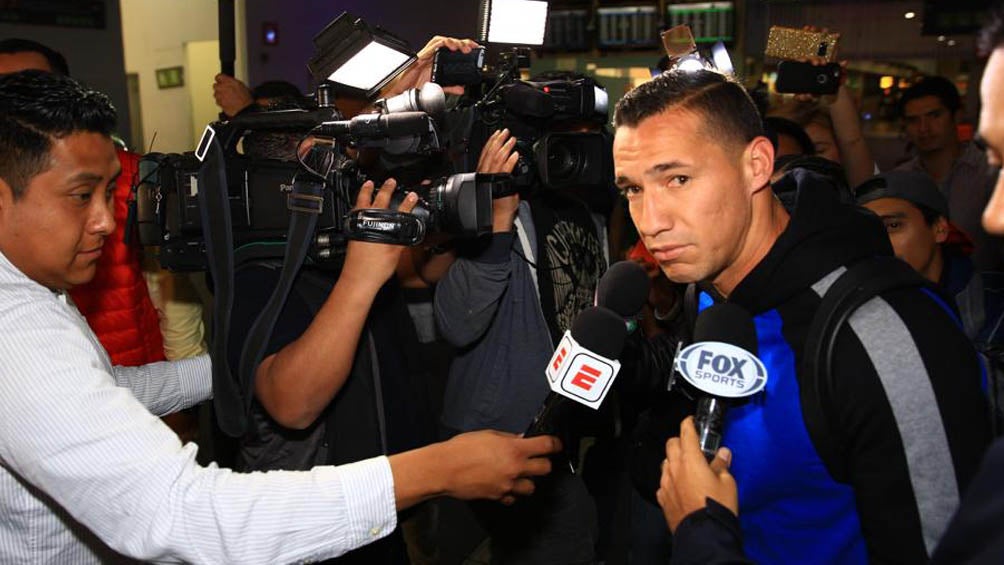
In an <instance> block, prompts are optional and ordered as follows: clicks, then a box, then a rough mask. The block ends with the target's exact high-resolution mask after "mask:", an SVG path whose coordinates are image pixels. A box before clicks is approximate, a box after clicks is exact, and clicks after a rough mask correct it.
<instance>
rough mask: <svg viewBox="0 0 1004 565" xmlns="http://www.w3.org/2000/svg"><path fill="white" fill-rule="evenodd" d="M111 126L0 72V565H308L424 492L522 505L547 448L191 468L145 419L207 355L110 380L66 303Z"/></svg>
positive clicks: (95, 246)
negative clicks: (249, 469) (243, 469)
mask: <svg viewBox="0 0 1004 565" xmlns="http://www.w3.org/2000/svg"><path fill="white" fill-rule="evenodd" d="M114 120H115V113H114V109H113V108H112V107H111V105H110V103H109V101H108V99H107V98H106V97H105V96H104V95H101V94H99V93H96V92H93V91H88V90H86V89H84V88H82V87H81V86H80V85H78V84H77V83H76V82H74V81H73V80H72V79H69V78H67V77H61V76H57V75H53V74H49V73H45V72H41V71H25V72H21V73H15V74H10V75H5V76H0V562H3V563H16V562H31V563H87V562H100V561H121V560H124V556H125V557H128V558H133V559H139V560H149V561H168V562H205V563H224V562H232V563H273V562H291V561H301V560H321V559H326V558H329V557H334V556H337V555H340V554H342V553H344V552H346V551H348V550H350V549H353V548H355V547H358V546H361V545H365V544H367V543H369V542H372V541H374V540H376V539H379V538H381V537H383V536H384V535H386V534H387V533H389V532H391V531H392V530H393V529H394V528H395V527H396V510H398V509H402V508H405V507H407V506H410V505H413V504H415V503H417V502H419V501H421V500H425V499H427V498H430V497H433V496H437V495H449V496H455V497H459V498H494V499H501V500H502V501H503V502H511V501H512V500H513V499H514V496H516V495H521V494H529V493H530V492H532V490H533V483H532V482H531V481H530V479H529V478H528V477H530V476H534V475H540V474H544V473H547V472H548V471H549V470H550V465H549V463H548V460H547V459H546V458H544V457H541V456H542V455H546V454H548V453H552V452H554V451H555V450H557V449H558V448H559V447H560V446H559V445H558V442H557V440H556V439H554V438H551V437H539V438H531V439H522V438H517V437H515V436H511V435H507V434H501V433H496V432H479V433H474V434H464V435H461V436H457V437H456V438H454V439H452V440H450V441H448V442H445V443H441V444H435V445H431V446H428V447H425V448H422V449H418V450H414V451H410V452H406V453H402V454H398V455H393V456H390V457H379V458H374V459H371V460H367V461H362V462H359V463H354V464H352V465H345V466H341V467H318V468H315V469H314V470H312V471H309V472H274V473H268V474H258V473H255V474H247V475H242V474H238V473H232V472H231V471H228V470H222V469H218V468H216V467H215V466H210V467H208V468H203V467H200V466H199V465H197V464H196V463H195V453H196V449H197V448H196V447H195V446H194V445H192V444H188V445H186V446H182V445H181V443H180V441H179V440H178V438H177V437H176V436H175V435H174V434H173V433H172V432H171V431H170V429H169V428H167V427H166V426H165V425H164V424H162V423H161V421H160V420H158V419H157V417H156V416H160V415H162V414H167V413H170V412H173V411H176V410H179V409H182V408H185V407H188V406H191V405H193V404H196V403H198V402H200V401H202V400H205V399H207V398H209V396H210V394H211V390H210V370H209V369H210V366H209V360H208V358H206V357H197V358H193V359H189V360H185V361H180V362H174V363H156V364H153V365H147V366H143V367H137V368H129V369H126V368H121V367H112V366H111V363H110V362H109V359H108V356H107V354H106V353H105V351H104V350H103V349H102V347H101V345H100V344H99V342H98V341H97V339H96V338H95V337H94V334H93V332H91V330H90V329H89V328H88V326H87V324H86V322H85V321H84V319H83V318H82V317H81V316H80V314H79V313H78V312H77V310H76V308H74V307H73V305H72V304H70V303H68V302H67V300H66V294H65V291H66V289H68V288H70V287H72V286H74V285H77V284H81V283H84V282H87V281H88V280H90V279H91V277H93V276H94V270H95V265H96V263H97V259H98V257H100V255H101V249H102V245H103V243H104V238H105V237H106V236H107V235H108V234H109V233H111V232H112V230H113V228H114V223H115V222H114V220H113V218H112V213H111V209H110V197H111V190H112V186H113V185H114V181H115V177H116V176H117V175H118V172H119V165H118V160H117V158H116V155H115V151H114V147H113V145H112V141H111V138H110V136H109V135H110V132H111V130H112V127H113V126H114ZM367 190H368V191H370V192H366V194H367V195H369V194H371V191H372V186H370V187H368V189H367ZM388 192H389V191H388V189H387V187H386V186H385V187H384V188H383V189H381V193H380V194H378V196H377V200H376V201H375V202H376V203H377V204H379V203H380V202H384V201H386V200H387V197H389V194H388ZM407 202H408V204H406V206H410V205H412V204H413V203H414V197H413V196H412V197H411V198H410V199H409V200H408V201H407ZM398 253H400V249H398V248H394V247H391V246H376V247H375V248H373V249H368V250H367V253H365V254H363V253H357V254H356V256H357V257H359V258H360V259H358V260H360V261H368V262H374V263H375V268H372V269H369V270H367V269H360V270H359V271H360V272H367V271H369V272H373V273H374V275H373V276H378V275H379V274H382V273H383V271H384V269H382V268H381V267H382V265H383V263H390V264H393V263H396V258H397V254H398ZM369 264H370V263H367V265H369ZM388 276H389V275H388ZM346 284H351V281H349V282H348V283H346Z"/></svg>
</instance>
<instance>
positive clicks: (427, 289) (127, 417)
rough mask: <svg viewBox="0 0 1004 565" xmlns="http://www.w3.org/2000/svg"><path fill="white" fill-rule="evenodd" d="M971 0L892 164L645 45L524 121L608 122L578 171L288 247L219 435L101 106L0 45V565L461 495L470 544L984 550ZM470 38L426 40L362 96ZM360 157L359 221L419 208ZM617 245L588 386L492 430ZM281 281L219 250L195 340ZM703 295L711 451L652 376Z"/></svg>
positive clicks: (600, 551)
mask: <svg viewBox="0 0 1004 565" xmlns="http://www.w3.org/2000/svg"><path fill="white" fill-rule="evenodd" d="M1002 18H1004V11H1000V12H997V13H996V15H995V16H994V18H993V19H992V21H991V23H990V24H989V25H988V26H987V28H986V29H985V30H984V32H983V35H982V41H981V49H982V50H983V54H984V55H986V56H988V57H989V59H988V60H987V62H986V69H985V72H984V78H983V81H982V84H981V85H980V88H981V91H980V92H981V97H980V98H981V104H982V105H981V110H980V114H979V116H980V118H979V127H978V134H977V136H976V139H974V140H962V139H961V138H960V136H959V135H958V128H957V127H956V126H957V123H958V120H959V117H960V112H961V97H960V95H959V92H958V89H957V88H956V86H955V85H954V84H953V83H952V82H951V81H949V80H946V79H944V78H941V77H936V76H932V77H925V78H922V79H920V80H918V81H916V83H915V84H914V85H912V86H911V87H910V88H908V89H906V90H905V91H904V92H903V93H902V95H901V97H900V100H899V104H898V111H899V114H900V118H901V120H902V126H903V132H904V134H905V136H906V139H907V140H908V141H909V144H910V147H911V148H912V151H913V154H912V156H911V157H910V158H909V159H905V160H904V161H903V162H902V163H901V164H900V165H899V166H898V167H896V168H894V169H891V170H885V171H880V170H879V167H878V166H877V165H876V163H875V161H874V159H873V158H872V156H871V154H870V152H869V148H868V145H867V143H866V141H865V138H864V135H863V133H862V127H861V122H860V119H859V117H858V110H857V108H856V106H855V101H854V99H853V96H852V95H851V93H850V92H849V90H848V89H847V87H846V86H844V85H841V86H840V88H839V89H838V91H837V94H836V95H835V96H833V97H827V98H824V99H822V100H820V99H816V98H811V97H807V96H804V95H800V96H798V97H797V98H795V99H792V100H789V101H788V103H786V104H782V105H778V106H774V107H765V106H764V105H763V104H762V103H760V104H758V103H757V100H758V99H757V97H755V96H751V95H750V92H749V91H748V90H747V88H745V87H744V86H743V85H742V84H741V83H740V82H738V80H737V79H736V78H734V77H732V76H730V75H727V74H723V73H721V72H719V71H717V70H713V69H701V70H693V69H687V70H685V69H682V68H674V67H672V61H670V65H669V66H670V68H669V70H667V71H665V72H663V73H662V74H660V75H658V76H656V77H654V78H653V79H652V80H651V81H649V82H646V83H644V84H642V85H640V86H638V87H637V88H635V89H633V90H631V91H630V92H628V93H627V94H626V95H625V96H624V97H623V98H622V99H621V100H619V101H618V102H617V104H616V108H615V109H614V111H613V113H612V115H611V116H606V115H603V116H592V117H580V118H577V119H575V120H572V121H564V122H560V121H556V122H555V123H552V124H549V126H548V127H549V128H550V130H551V131H554V132H584V131H588V132H599V133H605V134H609V138H610V139H612V142H611V147H610V151H611V153H612V159H613V170H614V174H613V178H612V179H611V182H610V186H609V187H608V189H606V190H604V189H595V188H590V190H589V191H584V190H582V189H576V188H574V187H572V188H567V187H563V188H561V189H547V190H543V189H541V187H540V186H531V187H530V188H527V189H524V190H520V191H519V192H517V193H516V194H511V195H508V196H505V197H502V198H496V199H495V200H494V201H493V207H492V218H491V220H492V221H491V233H490V234H488V235H485V236H483V237H480V238H477V239H476V240H462V239H450V238H447V237H441V236H437V237H430V238H428V239H427V240H426V241H425V242H423V243H422V244H420V245H418V246H415V247H410V248H408V247H402V246H398V245H391V244H385V243H374V242H366V241H359V240H350V241H348V242H347V243H346V245H345V248H344V257H343V258H342V259H341V260H340V261H337V262H334V263H332V264H320V263H318V264H306V265H304V266H303V267H301V268H300V270H299V271H298V272H297V276H296V278H295V281H294V282H293V284H292V290H291V291H290V292H289V294H288V296H287V297H286V299H285V301H284V303H283V306H282V308H281V311H280V312H279V314H278V317H277V320H276V323H275V325H274V328H273V329H272V331H271V332H270V334H269V338H268V340H267V343H265V344H264V345H263V351H262V355H261V357H260V361H258V362H257V363H256V364H254V365H253V366H252V367H251V369H252V370H251V379H250V382H249V383H248V385H247V387H248V390H242V391H240V392H241V393H242V394H244V395H246V396H248V397H250V398H252V399H253V400H252V402H251V408H250V411H249V413H248V426H247V430H246V431H245V433H244V435H243V437H240V438H228V439H226V440H223V441H221V437H222V436H221V434H219V433H218V430H213V429H212V428H213V426H212V420H211V418H203V419H202V425H201V426H197V425H196V424H195V419H196V418H195V412H196V411H198V410H208V409H209V403H206V401H207V400H209V399H211V398H212V395H213V390H212V383H213V380H212V370H213V369H212V367H213V363H214V361H215V362H217V363H219V362H220V360H217V359H211V358H210V355H209V354H208V353H206V350H207V348H206V345H205V337H204V329H203V323H202V320H203V311H202V309H201V308H200V307H199V306H198V305H195V306H194V307H191V306H182V305H181V304H180V303H181V302H185V303H192V302H193V300H191V299H185V300H181V299H178V296H179V295H186V294H191V293H190V292H188V291H185V290H178V288H177V287H178V286H179V285H181V286H184V285H187V284H188V282H189V281H187V279H184V278H178V277H177V276H175V275H173V274H171V273H168V272H166V271H163V270H160V269H157V268H151V266H150V260H149V259H150V256H151V250H144V249H141V248H139V247H138V246H137V245H136V243H135V241H134V240H132V239H131V238H130V237H129V234H128V231H129V230H130V229H131V227H130V225H129V222H128V221H127V217H128V215H129V208H130V204H131V199H132V198H134V196H133V195H132V192H133V185H134V183H135V180H136V178H137V168H138V165H137V163H138V161H139V159H140V156H139V155H137V154H135V153H131V152H129V151H127V150H125V149H124V148H123V147H122V144H121V143H120V142H119V141H118V139H117V138H116V136H115V127H116V126H115V120H116V111H115V109H114V108H113V107H112V105H111V103H110V101H109V99H108V98H107V96H105V95H103V94H101V93H100V92H96V91H93V90H90V89H88V88H87V87H86V86H84V85H82V84H81V83H79V82H77V81H76V80H74V79H72V78H70V70H69V64H68V63H67V60H66V59H65V57H63V55H61V54H59V53H57V52H55V51H53V50H52V49H50V48H48V47H46V46H44V45H42V44H39V43H36V42H33V41H28V40H24V39H7V40H2V41H0V295H2V300H0V332H2V334H3V338H2V339H0V493H2V496H0V561H4V562H8V561H9V562H33V563H34V562H43V563H85V562H121V561H129V560H138V561H168V562H207V563H223V562H234V563H266V562H267V563H271V562H293V561H297V562H304V561H311V562H316V561H325V560H330V561H331V562H336V563H408V562H412V563H437V562H446V559H445V557H444V556H443V555H442V552H441V551H440V549H441V547H442V546H444V545H446V544H448V543H449V540H448V537H449V536H450V535H451V534H450V530H451V526H450V523H449V520H451V519H453V520H456V519H457V517H456V516H453V517H452V518H451V517H450V516H446V515H445V514H444V512H443V511H442V510H443V508H441V507H440V506H439V505H438V503H439V500H440V499H441V498H442V497H452V498H458V499H462V500H467V501H470V502H469V504H467V505H466V506H464V507H463V509H462V512H464V514H462V518H460V519H465V518H464V517H467V516H470V517H472V518H473V520H474V521H475V522H476V523H477V524H478V527H479V528H480V529H481V531H482V532H483V533H484V534H485V535H486V536H487V539H488V540H490V545H489V546H488V547H489V549H488V551H487V554H488V557H487V559H489V560H490V561H491V562H492V563H541V564H545V563H546V564H553V563H570V564H571V563H597V562H607V563H615V562H629V563H667V562H670V563H681V564H684V563H747V562H756V563H835V564H836V563H858V562H861V563H864V562H890V563H921V562H928V561H933V562H937V563H959V562H974V563H976V562H981V563H991V562H997V561H1000V560H1001V559H1002V558H1004V547H1001V541H1000V540H1001V539H1002V537H1001V535H1000V531H999V530H1000V528H999V526H997V525H996V523H997V522H998V521H999V518H1000V516H1001V508H1000V507H1001V501H1002V500H1004V490H1002V489H1001V488H1000V487H999V486H998V485H997V484H996V481H995V478H996V475H997V474H998V473H999V472H1000V471H1001V470H1002V469H1001V468H1002V466H1004V458H1002V457H1004V455H1002V453H1004V452H1001V449H1002V447H1001V444H999V443H993V439H994V436H996V435H999V434H1000V433H1001V426H1002V425H1004V411H1002V410H1001V408H1000V406H999V400H1000V399H1002V398H1004V392H1002V390H1004V354H1002V351H1004V350H1002V349H1001V346H1002V345H1004V329H1002V327H1001V326H1002V324H1004V297H1002V292H1004V279H1002V278H1001V277H1002V276H1004V275H1002V274H1001V273H1004V269H1002V267H1004V265H1002V262H1004V239H1002V237H1004V186H1002V183H1001V180H1000V167H1001V152H1002V151H1004V106H1002V103H1001V100H1002V97H1001V96H1000V94H999V93H1000V91H1001V89H1002V88H1004V19H1002ZM476 47H477V45H476V44H475V43H474V42H473V41H471V40H461V39H453V38H445V37H435V38H433V39H432V40H431V41H430V42H429V43H428V44H427V45H426V46H425V47H424V48H423V49H422V50H421V51H420V52H419V53H418V55H417V58H416V61H415V62H414V63H413V64H412V66H411V67H410V68H409V69H407V70H406V71H405V72H404V73H402V74H401V75H400V76H399V77H398V78H397V79H396V80H394V81H392V82H391V83H390V84H389V85H388V86H387V87H385V89H384V91H383V92H382V93H381V95H383V96H390V95H393V94H396V93H400V92H404V91H405V90H408V89H411V88H417V87H420V86H422V85H423V84H424V83H426V82H428V81H429V80H430V75H431V73H430V71H431V66H432V61H433V58H434V54H435V52H436V51H437V50H439V49H440V48H446V49H450V50H454V51H462V52H465V53H468V52H470V51H471V50H472V49H474V48H476ZM538 79H539V80H555V79H559V80H563V79H568V80H580V81H586V84H588V85H589V86H596V87H600V85H599V84H598V83H596V81H595V80H594V79H592V78H589V77H585V76H582V75H574V74H560V75H555V74H550V75H547V76H542V77H538ZM447 90H448V92H449V93H451V95H458V96H460V95H462V94H463V90H462V89H459V90H458V89H456V88H450V89H447ZM214 95H215V98H216V102H217V104H218V105H219V106H220V109H221V112H222V114H223V116H224V117H226V118H228V119H232V118H235V117H237V116H242V115H245V114H250V113H255V112H262V111H269V110H276V109H306V108H309V107H310V105H311V101H310V99H309V98H308V97H306V96H304V95H303V93H302V92H301V91H300V90H299V89H298V88H297V87H296V86H294V85H291V84H288V83H282V82H277V81H268V82H264V83H262V84H260V85H258V86H257V87H256V88H254V89H251V88H248V87H247V86H246V85H244V84H243V83H242V82H240V81H239V80H237V79H235V78H233V77H230V76H226V75H219V76H218V77H217V78H216V82H215V84H214ZM336 104H337V105H338V108H339V110H340V111H341V113H342V114H343V115H345V117H351V116H353V115H356V114H358V113H361V112H366V111H369V110H370V108H369V105H370V101H369V100H366V99H362V98H359V97H357V96H354V95H351V94H350V93H344V92H341V93H338V95H337V98H336ZM608 121H609V122H611V123H607V122H608ZM520 135H521V132H519V131H513V130H511V129H510V128H509V127H501V126H500V127H499V128H498V129H497V130H496V131H494V132H493V133H491V134H490V135H489V136H488V138H487V139H486V140H485V142H484V144H483V146H482V147H478V148H477V149H478V157H477V159H476V163H477V164H476V167H475V168H476V172H479V173H490V174H514V173H515V172H518V167H519V166H520V163H521V162H522V161H521V160H522V159H524V158H530V156H529V155H522V154H521V152H526V150H525V149H522V147H524V146H521V145H520V144H519V142H520V139H519V137H520ZM303 146H304V143H303V139H302V135H301V134H287V133H277V132H254V133H252V134H249V135H247V136H246V137H245V138H244V140H243V143H242V149H241V150H242V152H243V153H244V154H245V155H247V156H248V157H251V158H255V159H271V160H280V161H290V162H296V161H298V160H300V161H301V162H302V159H303V158H304V154H303V152H304V151H305V149H304V148H303ZM307 150H310V149H307ZM352 157H355V158H358V159H359V161H360V162H365V161H366V159H367V156H366V155H364V154H359V155H355V154H353V155H352ZM373 170H374V171H380V165H379V164H378V165H376V166H375V167H374V169H373ZM373 176H374V178H376V179H377V181H376V182H374V181H372V180H371V181H367V182H365V183H364V184H362V186H361V187H360V188H359V190H358V195H357V196H356V197H355V201H354V203H353V204H354V207H355V208H356V209H359V208H375V209H382V210H388V209H396V210H397V211H399V212H404V213H408V212H410V211H412V209H413V208H414V207H415V206H416V205H417V204H418V203H419V197H418V195H417V194H415V193H414V192H407V194H406V195H405V196H404V197H403V198H397V197H396V196H395V195H398V196H400V192H401V190H400V189H399V187H398V182H397V180H395V179H394V178H389V177H390V175H387V174H383V175H381V174H379V173H375V174H374V175H373ZM587 192H588V193H587ZM618 193H619V195H618ZM392 202H393V204H392ZM619 215H624V216H626V217H628V218H629V219H630V226H624V225H623V222H619V221H618V216H619ZM621 219H623V218H621ZM632 228H633V229H632ZM620 259H626V260H629V261H635V262H637V263H639V264H641V265H642V266H643V267H644V268H645V270H646V273H647V274H648V277H649V278H650V280H651V281H652V285H651V290H650V292H649V295H648V297H647V301H646V304H645V306H644V307H643V309H642V311H641V312H640V313H639V314H638V316H637V322H638V324H637V325H638V329H637V330H634V331H633V333H632V334H631V336H630V337H629V338H628V344H627V346H626V347H625V350H624V353H623V354H622V357H621V361H622V362H623V367H622V371H621V374H620V376H619V377H618V380H617V381H616V384H615V388H614V392H613V394H612V395H611V397H610V398H608V399H607V401H606V402H605V403H604V404H603V406H601V407H600V409H599V410H595V411H594V410H590V409H586V408H581V409H578V410H577V411H576V410H575V409H576V408H579V407H573V408H570V409H569V411H568V412H567V413H565V414H564V416H565V417H566V418H567V419H568V420H570V421H572V422H573V424H569V425H566V426H562V427H561V430H560V431H559V432H555V435H542V436H537V437H522V434H523V432H524V431H525V430H526V429H527V426H528V424H529V423H530V422H531V420H532V419H533V418H534V416H535V414H536V413H537V411H538V409H539V408H540V406H541V405H542V403H543V402H544V401H545V398H547V397H548V394H549V391H550V388H549V386H548V383H547V380H546V377H545V375H544V368H545V366H547V364H548V362H549V360H550V359H551V355H552V353H553V352H554V350H555V345H556V344H557V343H559V341H560V340H561V339H562V335H563V334H564V332H566V331H567V330H569V329H570V328H571V325H572V322H573V320H575V318H576V316H577V315H578V314H579V313H580V312H582V311H583V310H585V309H586V308H588V307H590V306H593V305H594V301H595V300H596V298H595V297H596V295H597V288H598V286H599V284H600V280H601V278H602V276H603V274H604V272H605V271H606V270H607V268H608V267H609V266H610V265H611V263H612V262H615V261H617V260H620ZM282 267H283V262H282V260H281V259H262V260H254V261H248V262H245V263H242V264H239V265H237V268H236V271H235V273H234V285H233V286H234V292H233V306H232V315H231V318H230V323H229V327H230V329H231V331H230V333H229V334H228V335H224V336H210V339H215V340H225V341H226V342H227V343H228V348H227V351H228V358H227V359H226V360H225V362H226V363H227V364H228V365H229V366H230V367H231V368H233V369H234V370H236V369H237V368H238V367H239V366H240V365H241V363H242V350H243V348H244V345H245V342H246V341H247V338H248V335H250V334H251V333H253V331H254V330H253V328H254V326H255V324H256V320H257V319H258V317H259V313H260V311H261V310H262V308H263V305H265V304H266V303H268V302H269V299H270V297H271V296H272V294H273V290H274V289H275V288H276V287H278V286H279V285H280V284H281V280H282V277H283V275H282ZM209 285H210V288H211V287H212V283H211V282H210V283H209ZM723 302H727V303H730V304H732V305H736V306H739V307H741V308H742V309H743V310H745V311H747V312H748V313H749V314H750V316H751V317H752V319H753V321H754V325H755V328H756V333H757V352H756V355H757V356H758V357H759V358H760V359H761V360H762V361H763V363H764V365H765V366H766V368H767V374H768V378H767V384H766V386H765V387H764V389H763V391H761V392H759V393H757V394H756V395H755V396H754V397H752V398H751V399H749V400H748V401H746V402H737V403H735V404H734V405H732V406H730V409H729V410H728V411H727V413H726V415H725V417H724V435H723V445H724V446H725V447H723V448H721V449H720V450H719V451H718V453H717V454H716V456H715V457H713V458H711V459H710V461H709V459H708V458H707V457H706V456H705V454H703V453H702V452H701V449H700V446H699V438H698V434H697V432H696V430H695V427H694V423H693V420H692V418H691V417H690V416H691V415H692V414H693V413H694V411H695V406H694V401H693V399H692V398H690V396H688V395H686V394H681V392H680V390H679V387H671V386H670V384H671V383H672V379H671V378H670V377H671V375H672V374H673V366H674V363H673V360H674V355H675V354H676V352H677V351H678V349H679V347H680V344H681V343H684V344H686V343H688V342H689V341H691V340H692V338H693V326H694V319H695V317H697V316H699V315H700V313H701V312H702V311H704V310H705V309H707V308H710V307H712V306H713V305H715V304H719V303H723ZM630 324H631V325H632V327H633V324H634V321H631V323H630ZM820 352H822V353H820ZM179 414H180V416H179ZM172 415H174V416H172ZM161 417H164V418H165V419H164V420H161ZM207 444H208V445H211V446H212V449H211V450H209V453H208V455H207V454H206V449H205V446H206V445H207ZM200 446H202V447H200ZM200 450H201V451H202V453H201V454H200V453H199V452H200ZM197 456H198V461H197Z"/></svg>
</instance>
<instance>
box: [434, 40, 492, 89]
mask: <svg viewBox="0 0 1004 565" xmlns="http://www.w3.org/2000/svg"><path fill="white" fill-rule="evenodd" d="M484 66H485V48H484V47H477V48H475V49H472V50H471V52H470V53H464V52H462V51H450V50H449V49H447V48H446V47H440V48H439V49H437V50H436V54H435V55H434V56H433V58H432V82H434V83H436V84H439V85H440V86H469V85H474V84H480V83H481V69H483V68H484Z"/></svg>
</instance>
